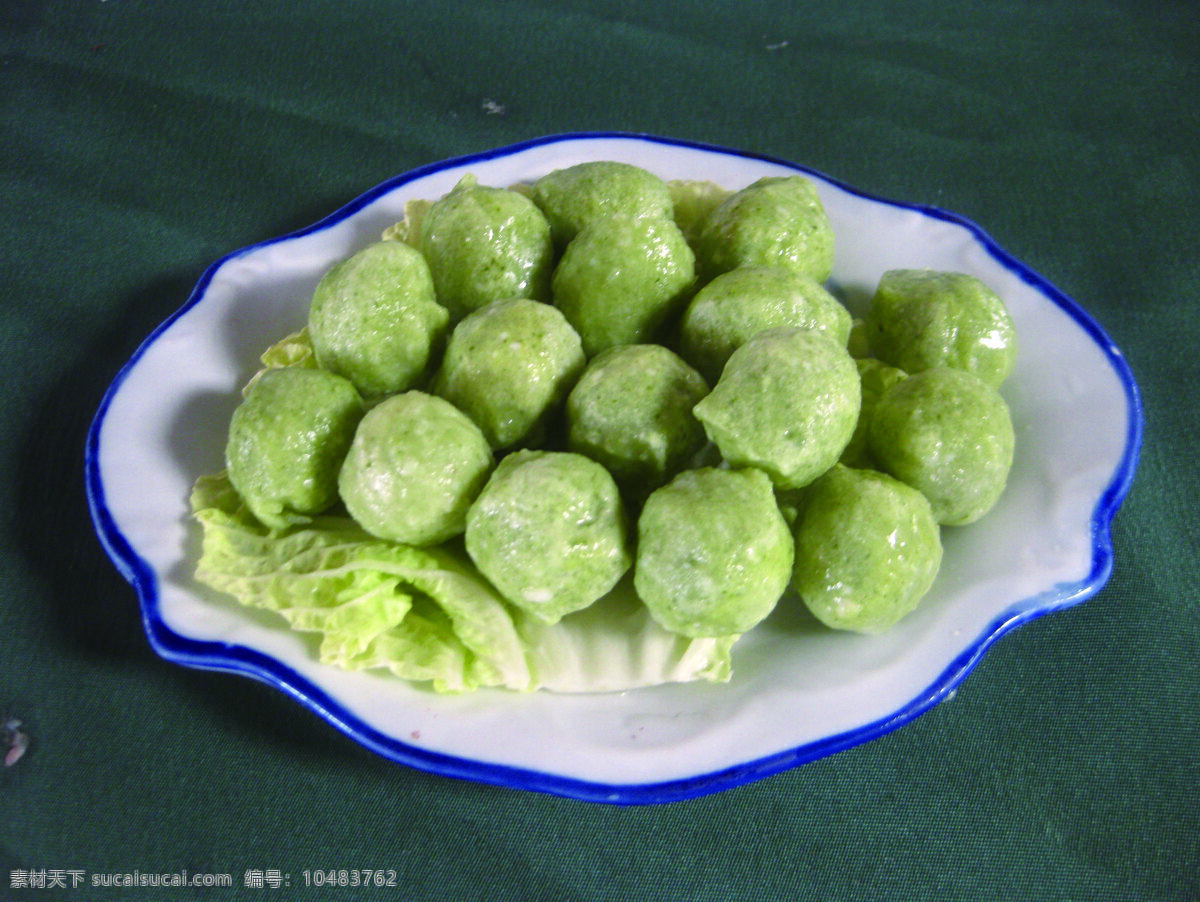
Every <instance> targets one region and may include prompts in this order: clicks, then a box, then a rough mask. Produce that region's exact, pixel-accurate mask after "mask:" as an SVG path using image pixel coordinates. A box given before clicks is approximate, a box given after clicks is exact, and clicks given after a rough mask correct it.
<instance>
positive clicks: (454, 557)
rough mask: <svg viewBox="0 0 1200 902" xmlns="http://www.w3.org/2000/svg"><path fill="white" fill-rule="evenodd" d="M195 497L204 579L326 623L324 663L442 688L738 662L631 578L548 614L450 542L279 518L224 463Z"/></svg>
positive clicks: (678, 672) (646, 679)
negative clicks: (652, 600)
mask: <svg viewBox="0 0 1200 902" xmlns="http://www.w3.org/2000/svg"><path fill="white" fill-rule="evenodd" d="M191 505H192V510H193V512H194V515H195V518H196V520H197V521H198V522H199V523H200V526H201V527H202V529H203V539H202V545H201V555H200V559H199V562H198V563H197V566H196V579H197V580H198V581H199V582H201V583H203V584H204V585H207V586H209V587H211V588H213V589H216V590H218V591H220V592H223V593H226V594H228V595H231V596H233V597H234V598H235V599H236V600H237V601H238V602H240V603H241V604H244V605H247V606H249V607H253V608H261V609H265V610H269V611H273V612H275V613H276V614H278V615H280V617H282V618H283V620H285V621H286V622H287V624H288V625H289V626H290V627H291V628H292V629H295V630H297V631H300V632H305V633H315V634H317V635H319V637H320V642H319V645H318V652H317V654H318V656H319V660H320V661H321V662H322V663H324V664H328V665H331V666H335V667H340V668H343V669H347V670H368V669H386V670H388V671H390V672H391V673H392V674H394V675H395V676H397V677H399V678H401V679H404V680H409V681H412V682H415V683H421V684H426V685H428V686H429V687H430V688H432V689H433V690H435V691H437V692H446V693H457V692H466V691H470V690H474V689H480V688H486V687H496V688H502V689H508V690H517V691H530V690H534V689H545V690H551V691H558V692H607V691H623V690H627V689H635V688H639V687H644V686H653V685H659V684H662V683H669V682H683V681H691V680H708V681H712V682H724V681H726V680H728V679H729V678H730V675H731V673H732V664H731V650H732V647H733V644H734V642H735V641H736V640H737V638H738V637H736V636H726V637H721V638H713V639H689V638H686V637H684V636H679V635H676V634H674V633H671V632H668V631H667V630H664V629H663V628H662V627H660V626H658V625H657V624H656V623H655V622H654V621H653V620H652V619H651V618H650V616H649V614H648V613H647V611H646V609H645V607H644V606H643V605H641V603H640V602H639V601H638V600H637V599H636V596H634V594H633V592H632V589H631V588H630V587H629V586H628V585H625V584H623V585H622V586H621V587H618V590H616V591H614V592H613V593H611V594H610V595H609V596H607V597H605V598H603V599H601V600H600V601H598V602H597V603H596V604H594V605H593V606H592V607H590V608H588V609H586V610H584V611H580V612H578V613H577V614H573V615H570V616H568V617H565V618H563V619H562V620H560V621H559V622H558V623H556V624H554V625H548V624H545V623H542V622H540V621H537V620H536V619H535V618H532V617H529V616H526V615H524V614H522V613H521V612H520V611H518V610H517V609H515V608H513V607H511V606H510V605H508V604H507V603H505V602H504V601H503V600H502V599H501V598H500V596H499V595H498V594H497V593H496V591H495V590H494V589H493V588H492V587H491V585H490V584H489V583H488V582H487V581H486V580H485V579H484V578H483V577H482V576H481V575H480V574H479V573H478V571H476V570H475V569H474V567H473V565H472V564H471V562H470V560H469V558H468V557H467V555H466V554H465V552H463V551H462V550H461V546H456V545H455V544H454V543H450V544H447V545H445V546H439V547H437V548H414V547H410V546H406V545H400V544H397V543H394V542H388V541H384V540H381V539H377V538H374V537H372V536H370V535H368V534H367V533H366V532H364V531H363V530H362V529H361V528H360V527H359V526H357V525H356V524H355V523H354V521H353V520H351V519H350V518H349V517H338V516H323V517H317V518H315V519H313V520H312V521H311V522H309V523H306V524H304V525H303V526H297V527H292V528H289V529H286V530H276V531H272V530H269V529H268V528H267V527H265V526H263V525H262V524H260V523H259V522H258V521H257V520H255V519H254V517H253V516H252V515H251V514H250V513H249V512H248V511H247V510H246V508H245V507H244V505H243V504H242V503H241V500H240V499H239V498H238V496H237V493H236V492H235V491H234V490H233V488H232V486H231V485H230V484H229V480H228V478H227V477H226V476H225V474H224V473H221V474H216V475H211V476H205V477H202V478H201V479H200V480H198V481H197V483H196V485H195V488H194V490H193V492H192V498H191ZM627 582H628V581H627Z"/></svg>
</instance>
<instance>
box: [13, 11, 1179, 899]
mask: <svg viewBox="0 0 1200 902" xmlns="http://www.w3.org/2000/svg"><path fill="white" fill-rule="evenodd" d="M0 23H2V24H0V29H2V30H0V51H2V59H0V135H2V138H0V178H2V181H0V192H2V193H0V198H2V204H0V367H2V378H0V390H2V392H0V398H2V401H0V716H3V717H13V716H15V717H19V718H20V719H21V720H22V721H24V723H25V724H26V729H27V731H28V733H29V734H30V736H31V740H32V742H31V745H30V748H29V751H28V753H27V754H26V756H25V757H24V758H23V759H22V760H21V761H20V762H19V763H18V764H17V765H16V766H14V767H12V768H8V769H3V770H0V899H8V898H12V899H36V898H74V899H102V900H103V899H120V900H141V899H170V900H185V899H192V898H194V899H219V900H233V899H269V898H273V899H305V898H313V899H318V898H319V899H329V900H343V899H344V900H350V899H366V898H372V896H370V895H369V894H363V893H361V892H356V891H353V890H348V889H347V890H340V889H328V890H326V891H324V892H323V893H321V894H318V893H316V892H310V893H308V894H306V893H304V891H303V890H302V889H299V888H297V886H296V884H297V883H298V882H299V875H300V872H301V871H302V870H303V869H315V868H350V867H372V868H391V869H395V870H396V871H397V873H398V875H399V881H400V886H401V889H400V890H399V891H397V892H396V893H394V894H393V895H389V896H384V895H382V894H381V895H380V896H378V898H385V897H387V898H404V899H413V900H433V899H438V900H441V899H446V900H450V899H454V900H467V899H471V900H474V899H479V900H518V899H531V900H543V899H544V900H609V899H613V900H615V899H622V900H624V899H650V898H654V899H670V900H718V899H719V900H744V899H759V898H761V899H827V900H858V899H862V900H900V899H904V900H925V899H928V900H953V899H964V900H989V899H1020V900H1026V899H1038V900H1068V899H1070V900H1109V899H1112V900H1197V899H1200V788H1198V783H1200V727H1198V726H1197V719H1198V715H1200V692H1198V689H1197V684H1198V680H1200V664H1198V663H1197V661H1198V657H1200V606H1198V590H1197V579H1196V573H1197V563H1196V548H1197V538H1198V536H1197V517H1196V512H1195V511H1196V504H1197V500H1198V497H1200V493H1198V491H1197V486H1198V483H1200V478H1198V476H1197V467H1196V463H1195V459H1194V455H1195V449H1196V447H1197V446H1198V445H1200V432H1198V428H1197V423H1198V421H1200V409H1198V405H1197V400H1196V399H1197V390H1196V389H1197V376H1198V375H1200V373H1198V371H1197V365H1196V360H1197V350H1196V349H1197V345H1198V343H1200V266H1198V263H1197V260H1198V248H1200V228H1198V226H1197V211H1198V210H1200V184H1198V183H1200V118H1198V113H1197V110H1198V106H1197V101H1198V99H1200V78H1198V75H1200V51H1198V50H1197V47H1200V6H1198V5H1197V4H1195V3H1193V2H1189V0H1178V2H1168V0H1160V2H1154V0H1142V2H1135V0H1108V2H1096V3H1086V2H1084V3H1081V2H1078V0H1049V2H1033V0H1029V2H1004V3H990V2H980V0H971V2H963V3H957V4H951V3H946V2H944V0H911V2H902V3H878V4H870V3H862V2H851V3H846V2H834V0H813V2H807V3H803V4H792V3H786V2H782V0H770V2H766V0H751V2H744V3H718V2H715V0H710V2H700V0H696V2H679V3H672V4H663V5H661V6H657V7H656V6H653V5H651V4H647V3H644V2H642V0H638V2H633V0H592V2H574V3H553V2H550V0H513V2H498V3H481V2H464V0H437V2H430V0H416V2H392V3H388V2H382V0H374V2H368V0H287V2H284V0H254V2H246V0H203V2H194V3H167V2H158V3H155V2H150V0H5V2H4V3H3V5H2V6H0ZM576 130H629V131H645V132H651V133H656V134H661V135H667V136H674V137H679V138H685V139H693V140H700V141H706V142H714V143H719V144H725V145H729V146H733V147H739V148H743V149H747V150H751V151H755V152H759V153H764V154H770V155H776V156H780V157H784V158H787V159H791V160H794V161H797V162H800V163H802V164H805V165H808V166H811V167H814V168H816V169H819V170H822V171H824V172H827V173H829V174H831V175H833V176H835V177H837V178H839V179H842V180H844V181H847V182H849V183H851V184H853V185H856V186H859V187H862V188H864V189H867V190H869V191H871V192H873V193H876V194H880V195H883V196H885V197H891V198H895V199H898V200H903V201H911V202H917V203H925V204H934V205H938V206H942V207H945V208H947V209H950V210H953V211H955V212H958V213H961V214H964V215H966V216H968V217H970V218H972V219H974V220H975V221H976V222H978V223H980V224H981V225H982V226H983V227H984V228H985V229H986V230H987V231H988V232H989V233H990V234H991V235H992V236H993V237H995V238H996V240H997V241H998V242H999V243H1000V244H1001V245H1002V246H1003V247H1005V248H1006V249H1007V250H1009V251H1011V252H1012V253H1014V254H1015V255H1016V256H1017V257H1018V258H1019V259H1021V260H1023V261H1025V262H1026V263H1027V264H1029V265H1030V266H1031V267H1032V268H1034V269H1035V270H1037V271H1038V272H1040V273H1042V274H1043V275H1045V276H1046V277H1047V278H1048V279H1049V280H1050V281H1051V282H1053V283H1054V284H1055V285H1057V286H1058V287H1059V288H1061V289H1062V290H1063V291H1065V292H1066V293H1067V294H1068V295H1070V296H1071V297H1073V298H1075V299H1076V300H1077V301H1078V302H1079V303H1080V304H1081V305H1082V306H1083V307H1084V308H1085V309H1087V310H1088V311H1089V312H1090V313H1091V314H1092V315H1093V316H1094V317H1095V318H1096V319H1097V320H1098V321H1099V322H1100V324H1101V325H1102V326H1103V327H1104V328H1105V329H1106V330H1107V331H1108V333H1109V334H1110V335H1111V336H1112V337H1113V339H1114V340H1115V342H1116V343H1117V344H1118V346H1119V347H1121V348H1122V350H1123V351H1124V352H1125V354H1126V356H1127V358H1128V359H1129V361H1130V363H1131V365H1132V367H1133V370H1134V372H1135V374H1136V376H1137V378H1138V380H1139V382H1140V385H1141V388H1142V391H1143V394H1144V401H1145V408H1146V424H1147V428H1146V442H1145V446H1144V448H1143V453H1142V457H1141V465H1140V469H1139V472H1138V475H1137V479H1136V481H1135V483H1134V486H1133V490H1132V492H1131V494H1130V496H1129V498H1128V500H1127V502H1126V503H1125V505H1124V507H1123V508H1122V510H1121V512H1120V514H1119V516H1118V518H1117V520H1116V524H1115V530H1114V545H1115V551H1116V568H1115V572H1114V573H1113V576H1112V579H1111V581H1110V582H1109V584H1108V585H1107V587H1106V588H1104V589H1103V590H1102V591H1101V592H1099V593H1098V594H1097V595H1096V596H1095V597H1093V598H1092V599H1091V600H1089V601H1088V602H1087V603H1085V604H1083V605H1080V606H1077V607H1075V608H1072V609H1071V610H1069V611H1066V612H1063V613H1059V614H1055V615H1053V616H1049V617H1045V618H1042V619H1040V620H1038V621H1036V622H1034V623H1032V624H1030V625H1028V626H1025V627H1023V628H1021V629H1019V630H1018V631H1016V632H1015V633H1012V634H1010V635H1008V636H1006V637H1005V638H1003V639H1002V640H1001V641H1000V642H999V643H998V644H997V645H996V646H995V647H994V648H993V649H992V650H991V651H990V652H989V654H988V655H987V656H986V658H985V659H984V660H983V662H982V663H981V664H980V665H979V667H978V668H977V669H976V670H975V671H974V672H973V673H972V674H971V676H969V677H968V678H967V680H966V681H965V683H964V684H963V685H962V687H961V688H960V690H959V691H958V693H957V695H956V696H955V697H954V698H953V700H951V701H949V702H947V703H945V704H943V705H940V706H939V707H937V708H935V709H934V710H933V711H931V712H930V713H928V714H926V715H924V716H922V717H921V718H919V719H918V720H917V721H915V722H914V723H912V724H910V725H908V726H906V727H904V728H903V729H901V730H899V731H898V732H895V733H892V734H890V735H888V736H886V737H885V738H882V739H880V740H877V741H875V742H872V743H869V744H867V745H865V746H862V747H859V748H855V749H852V750H850V751H846V752H843V753H841V754H838V755H836V756H833V757H831V758H827V759H824V760H821V761H818V762H815V763H812V764H808V765H806V766H804V767H801V768H799V769H796V770H792V771H789V772H787V773H784V774H781V775H778V776H774V777H771V778H769V779H766V780H764V781H761V782H758V783H755V784H753V785H749V786H745V787H741V788H737V789H733V790H731V791H727V792H724V793H721V794H718V795H715V796H709V797H706V798H702V799H698V800H694V801H689V802H682V803H677V804H672V805H665V806H649V807H633V808H617V807H604V806H598V805H590V804H585V803H581V802H575V801H570V800H564V799H558V798H555V797H550V796H544V795H537V794H532V793H522V792H515V791H507V790H503V789H496V788H491V787H487V786H482V785H476V784H472V783H467V782H461V781H456V780H451V779H445V778H440V777H436V776H431V775H427V774H424V773H421V772H417V771H413V770H409V769H406V768H404V767H400V766H397V765H393V764H390V763H388V762H386V761H384V760H383V759H381V758H378V757H376V756H375V755H373V754H372V753H370V752H367V751H365V750H363V749H361V748H360V747H358V746H357V745H355V744H354V743H353V742H351V741H350V740H349V739H347V738H345V737H343V736H342V735H341V734H340V733H338V732H337V731H335V730H334V729H333V728H332V727H330V726H328V725H326V724H325V723H324V722H323V721H321V720H319V719H318V718H317V717H315V716H313V715H311V714H309V713H308V712H307V711H306V710H304V709H302V708H301V707H300V706H299V705H297V704H295V703H293V702H291V701H290V700H288V699H287V698H286V697H284V696H283V695H282V694H280V693H277V692H275V691H273V690H270V689H268V688H265V687H263V686H260V685H259V684H257V683H254V682H252V681H250V680H246V679H242V678H237V677H231V676H224V675H217V674H212V673H204V672H198V671H190V670H186V669H183V668H180V667H177V666H175V665H170V664H167V663H166V662H163V661H161V660H160V659H158V658H157V657H156V656H155V654H154V653H153V652H152V651H151V649H150V648H149V646H148V644H147V641H146V639H145V636H144V634H143V632H142V627H141V622H140V614H139V610H138V606H137V601H136V598H135V596H134V593H133V590H132V589H131V588H130V587H129V586H128V585H127V584H126V583H125V582H124V581H123V580H122V579H121V577H120V576H119V575H118V573H117V571H116V569H115V568H114V567H113V566H112V565H111V563H110V562H109V560H108V559H107V558H106V556H105V555H104V552H103V550H102V549H101V547H100V545H99V542H98V541H97V539H96V538H95V534H94V532H93V530H92V526H91V523H90V520H89V516H88V511H87V506H86V502H85V498H84V492H83V479H82V456H83V441H84V435H85V433H86V430H87V427H88V425H89V422H90V420H91V418H92V416H93V414H94V413H95V410H96V408H97V405H98V404H99V402H100V399H101V397H102V394H103V392H104V390H105V388H106V386H107V385H108V383H109V382H110V380H111V379H112V377H113V376H114V374H115V373H116V372H117V370H118V369H119V367H120V366H121V365H122V363H123V362H124V361H125V360H126V359H128V357H129V355H130V354H131V353H132V352H133V351H134V350H135V348H136V347H137V346H138V344H139V343H140V342H141V341H142V339H143V338H145V336H146V335H147V334H148V333H149V332H150V331H151V330H152V329H153V328H154V327H155V326H156V325H157V324H158V323H159V322H160V321H161V320H163V319H164V318H165V317H167V316H168V315H170V314H171V313H172V312H173V311H174V310H175V309H176V308H177V307H178V306H179V305H180V304H182V303H183V302H184V300H185V299H186V298H187V296H188V293H189V291H190V289H191V287H192V285H193V284H194V283H195V281H196V280H197V278H198V277H199V276H200V274H201V272H202V271H203V270H204V268H205V267H206V266H207V265H208V264H209V263H210V262H212V261H213V260H215V259H216V258H218V257H220V256H222V255H223V254H225V253H227V252H229V251H231V250H233V249H236V248H238V247H241V246H243V245H246V244H249V243H253V242H256V241H260V240H263V239H266V238H270V237H273V236H275V235H278V234H280V233H283V232H286V231H289V230H292V229H295V228H299V227H302V226H305V225H308V224H309V223H311V222H313V221H315V220H316V219H318V218H320V217H321V216H323V215H325V214H326V213H328V212H331V211H332V210H334V209H336V208H337V207H339V206H340V205H342V204H343V203H345V202H347V201H349V200H351V199H352V198H353V197H355V196H356V195H358V194H359V193H361V192H363V191H364V190H366V189H368V188H369V187H371V186H373V185H375V184H376V183H378V182H380V181H382V180H383V179H385V178H387V177H389V176H392V175H395V174H397V173H400V172H403V171H405V170H407V169H409V168H411V167H413V166H416V165H419V164H423V163H428V162H432V161H435V160H438V159H441V158H445V157H448V156H454V155H459V154H463V153H468V152H474V151H480V150H484V149H487V148H490V147H494V146H498V145H502V144H506V143H509V142H512V141H516V140H522V139H526V138H531V137H536V136H539V135H543V134H549V133H559V132H567V131H576ZM1096 413H1097V416H1103V415H1104V414H1103V411H1097V412H1096ZM54 868H58V869H68V868H75V869H81V870H84V871H86V872H87V873H88V874H92V873H107V872H130V871H133V870H135V869H136V870H140V871H143V872H152V871H177V870H182V869H185V868H186V869H188V870H189V871H191V872H201V871H220V872H227V873H230V874H232V875H233V876H234V882H235V884H236V885H235V887H234V888H232V889H212V890H194V891H193V890H183V889H164V890H159V891H153V890H132V889H125V890H99V891H89V892H87V893H84V892H83V891H80V892H77V893H70V892H64V891H61V890H19V889H14V888H12V886H11V875H12V873H13V872H14V871H18V870H31V869H54ZM247 869H258V870H266V869H278V870H280V871H281V872H284V873H290V874H292V875H293V887H292V888H291V889H290V890H289V889H285V888H280V889H271V888H261V889H257V888H252V887H243V886H242V885H241V884H242V881H243V876H244V874H245V872H246V871H247Z"/></svg>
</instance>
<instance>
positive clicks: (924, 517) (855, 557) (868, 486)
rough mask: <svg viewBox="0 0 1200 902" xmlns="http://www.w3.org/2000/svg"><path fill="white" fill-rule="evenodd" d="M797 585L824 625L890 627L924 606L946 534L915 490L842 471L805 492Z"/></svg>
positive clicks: (869, 629)
mask: <svg viewBox="0 0 1200 902" xmlns="http://www.w3.org/2000/svg"><path fill="white" fill-rule="evenodd" d="M795 536H796V563H795V568H794V585H795V587H796V590H797V591H798V592H799V593H800V598H801V599H802V600H803V601H804V604H805V605H806V606H807V607H808V609H809V610H810V611H812V613H813V614H814V615H815V616H816V618H817V619H818V620H820V621H821V622H822V623H824V624H825V625H826V626H830V627H833V628H834V629H840V630H851V631H854V632H859V633H879V632H883V631H884V630H886V629H888V628H890V627H892V626H893V625H895V624H896V622H897V621H899V620H900V619H901V618H902V617H904V616H905V615H906V614H908V613H910V612H911V611H912V610H913V609H914V608H916V607H917V605H918V604H919V603H920V601H921V599H922V598H924V597H925V594H926V593H927V592H928V591H929V587H930V586H932V585H933V580H934V577H936V576H937V572H938V568H939V567H940V566H941V562H942V540H941V531H940V529H939V528H938V523H937V520H936V519H934V516H933V511H932V509H931V508H930V506H929V501H928V500H926V498H925V496H924V495H922V494H921V493H920V492H918V491H917V490H916V489H914V488H911V487H909V486H907V485H905V484H904V483H902V482H900V481H899V480H897V479H893V478H892V477H891V476H888V475H886V474H884V473H877V472H875V471H873V470H855V469H850V468H848V467H845V466H842V465H840V464H839V465H838V466H835V467H834V468H833V469H832V470H830V471H829V472H827V473H825V474H824V475H823V476H821V478H820V479H818V480H817V481H816V482H814V483H813V484H812V485H811V486H809V487H808V488H807V489H806V490H805V492H804V499H803V502H802V504H801V507H800V514H799V517H798V519H797V521H796V525H795Z"/></svg>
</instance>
